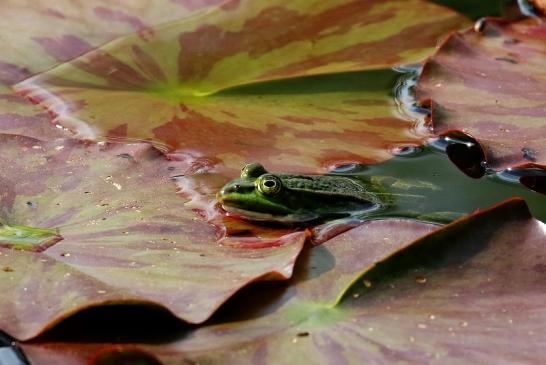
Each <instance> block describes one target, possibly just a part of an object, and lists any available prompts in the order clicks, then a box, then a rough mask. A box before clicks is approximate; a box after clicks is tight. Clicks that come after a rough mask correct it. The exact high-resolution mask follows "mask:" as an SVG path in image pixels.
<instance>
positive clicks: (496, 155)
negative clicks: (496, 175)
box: [417, 19, 546, 169]
mask: <svg viewBox="0 0 546 365" xmlns="http://www.w3.org/2000/svg"><path fill="white" fill-rule="evenodd" d="M479 28H480V31H478V32H477V31H476V30H468V31H466V32H463V33H457V34H454V35H453V36H451V37H450V38H449V39H448V40H447V41H446V42H445V43H444V44H443V45H442V46H441V47H440V49H439V51H438V52H437V53H436V54H435V55H434V56H433V57H432V58H431V59H430V60H429V61H428V62H427V63H426V64H425V66H424V69H423V72H422V75H421V79H420V81H419V83H418V88H417V97H418V98H419V99H421V100H423V101H424V100H426V99H432V121H433V124H434V130H435V132H436V133H438V134H442V133H445V132H448V131H451V130H460V131H463V132H465V133H467V134H469V135H471V136H472V137H474V138H476V139H477V140H478V141H479V142H480V143H481V144H482V145H483V146H484V150H485V155H486V158H487V161H488V163H489V165H490V167H492V168H494V169H505V168H508V167H514V166H517V165H522V164H528V163H536V164H539V165H542V166H544V165H545V164H546V152H545V151H544V144H545V143H544V142H545V138H546V123H545V120H546V104H545V100H546V72H545V68H544V63H545V61H546V58H545V57H544V52H545V50H546V42H545V40H546V36H545V34H546V26H545V25H544V24H543V23H542V22H541V21H539V20H536V19H528V20H524V21H520V22H512V23H510V22H506V21H502V20H493V19H490V20H487V21H486V22H485V23H483V24H482V26H481V27H479Z"/></svg>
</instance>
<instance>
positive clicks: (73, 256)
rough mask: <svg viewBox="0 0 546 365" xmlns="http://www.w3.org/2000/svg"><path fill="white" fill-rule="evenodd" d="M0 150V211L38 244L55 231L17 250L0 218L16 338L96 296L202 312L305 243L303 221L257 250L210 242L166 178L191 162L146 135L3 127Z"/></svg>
mask: <svg viewBox="0 0 546 365" xmlns="http://www.w3.org/2000/svg"><path fill="white" fill-rule="evenodd" d="M0 156H2V158H1V159H0V170H1V171H2V176H0V182H1V184H0V185H1V186H2V191H1V192H0V222H2V223H3V224H5V225H8V226H11V227H15V228H18V229H20V230H21V229H23V228H21V227H18V226H27V227H32V228H33V229H34V231H30V232H31V233H32V234H30V236H32V235H34V236H38V237H35V241H33V242H32V243H35V244H36V243H37V242H36V241H37V239H38V238H40V237H41V238H48V237H49V236H47V237H42V236H43V235H44V233H47V234H52V233H53V232H55V234H58V236H60V237H62V240H56V241H55V242H50V241H49V243H48V244H43V245H42V246H39V248H37V249H34V250H22V249H21V248H24V247H22V244H23V243H24V242H14V241H13V239H12V237H13V235H12V234H11V233H9V232H8V233H9V235H6V231H5V229H4V230H0V235H2V236H0V268H3V270H1V271H0V292H1V293H2V295H1V296H0V308H1V309H0V328H1V329H2V330H4V331H6V332H7V333H9V334H10V335H12V336H14V337H17V338H19V339H28V338H30V337H33V336H36V335H37V334H39V333H41V332H42V331H44V330H45V329H46V328H49V327H51V326H53V325H54V324H55V323H57V322H59V321H60V320H62V319H63V318H66V317H67V316H69V315H71V314H73V313H75V312H77V311H80V310H82V309H84V308H89V307H91V306H98V305H102V304H117V303H120V304H127V303H129V304H131V303H140V304H147V305H152V304H153V305H160V306H163V307H165V308H167V309H168V310H170V311H171V312H172V313H173V314H175V315H176V316H178V317H179V318H181V319H183V320H185V321H187V322H190V323H200V322H203V321H204V320H206V319H207V318H209V317H210V316H211V315H212V314H213V313H214V312H215V311H216V309H217V308H218V307H219V306H220V305H221V304H222V303H223V302H224V301H225V300H227V299H228V298H229V297H230V296H232V295H233V294H234V293H235V292H236V291H238V290H239V289H240V288H241V287H243V286H245V285H247V284H248V283H250V282H252V281H256V280H278V279H281V280H282V279H287V278H289V277H290V276H291V274H292V266H293V264H294V261H295V259H296V257H297V256H298V254H299V252H300V250H301V249H302V247H303V242H304V239H305V233H304V232H296V233H291V234H287V235H284V236H281V237H275V238H264V240H262V241H261V242H262V244H261V246H260V247H262V248H261V249H259V250H257V249H253V250H250V249H245V247H244V245H242V244H237V239H235V238H233V239H231V241H230V244H226V245H221V244H219V243H217V240H218V238H220V237H221V232H219V231H218V230H217V229H215V228H214V227H213V226H212V225H210V224H208V223H207V222H205V221H204V220H203V219H201V218H199V216H198V215H197V214H195V213H194V212H193V211H192V210H191V209H190V208H188V207H187V206H186V200H185V199H183V198H182V197H180V196H179V195H178V194H177V192H176V186H175V184H174V183H172V181H171V180H170V176H172V175H178V174H183V173H185V172H186V171H187V170H188V168H189V167H188V165H187V164H186V163H185V162H183V161H169V160H167V159H166V158H165V157H164V156H163V155H162V154H161V153H160V152H159V151H157V150H156V149H154V148H153V147H151V146H150V145H148V144H144V143H140V144H99V145H95V144H87V143H84V142H80V141H74V140H57V141H55V142H41V141H38V140H35V139H32V138H28V137H22V136H13V135H0ZM25 229H26V232H27V233H28V232H29V231H28V230H29V229H28V228H25ZM23 233H25V232H23ZM27 236H29V234H27ZM27 238H28V237H27ZM7 241H9V242H7ZM254 241H255V242H256V241H258V242H260V241H259V239H254ZM40 242H41V241H40ZM8 243H9V244H8ZM27 248H28V245H27ZM219 272H221V273H222V274H221V277H219V274H218V273H219Z"/></svg>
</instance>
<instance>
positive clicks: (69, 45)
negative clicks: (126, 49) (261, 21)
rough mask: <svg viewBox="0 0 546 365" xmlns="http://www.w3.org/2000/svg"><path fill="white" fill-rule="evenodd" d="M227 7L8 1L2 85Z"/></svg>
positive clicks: (183, 0)
mask: <svg viewBox="0 0 546 365" xmlns="http://www.w3.org/2000/svg"><path fill="white" fill-rule="evenodd" d="M221 2H222V0H176V1H168V0H159V1H154V2H150V1H143V0H137V1H130V2H128V3H123V4H122V3H116V2H112V1H105V0H97V1H92V2H87V1H70V0H59V1H55V2H47V1H28V0H22V1H20V0H6V1H2V23H1V24H0V34H2V38H1V39H0V45H1V47H2V54H1V55H0V83H4V84H7V85H11V84H14V83H16V82H18V81H21V80H23V79H25V78H27V77H29V76H31V75H32V74H35V73H38V72H42V71H45V70H47V69H49V68H51V67H53V66H55V65H57V64H59V63H60V62H63V61H68V60H70V59H72V58H74V57H77V56H80V55H82V54H83V53H85V52H88V51H90V50H92V49H94V48H95V47H97V46H100V45H102V44H103V43H106V42H108V41H110V40H112V39H114V38H116V37H119V36H121V35H125V34H129V33H133V32H138V36H139V37H142V38H146V37H147V36H148V35H149V33H150V32H152V30H151V29H150V28H151V27H152V26H155V25H158V24H161V23H166V22H169V21H172V20H177V19H181V18H184V17H186V16H188V15H190V14H192V13H193V12H195V11H197V10H200V9H203V8H206V7H209V6H211V5H216V4H220V3H221Z"/></svg>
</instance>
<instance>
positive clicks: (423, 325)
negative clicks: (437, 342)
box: [417, 323, 427, 330]
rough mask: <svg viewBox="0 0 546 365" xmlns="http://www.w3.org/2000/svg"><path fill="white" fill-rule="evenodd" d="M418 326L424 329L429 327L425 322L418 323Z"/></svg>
mask: <svg viewBox="0 0 546 365" xmlns="http://www.w3.org/2000/svg"><path fill="white" fill-rule="evenodd" d="M417 328H419V329H422V330H424V329H426V328H427V325H426V324H424V323H419V324H417Z"/></svg>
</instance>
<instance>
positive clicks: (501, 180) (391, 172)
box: [334, 145, 546, 222]
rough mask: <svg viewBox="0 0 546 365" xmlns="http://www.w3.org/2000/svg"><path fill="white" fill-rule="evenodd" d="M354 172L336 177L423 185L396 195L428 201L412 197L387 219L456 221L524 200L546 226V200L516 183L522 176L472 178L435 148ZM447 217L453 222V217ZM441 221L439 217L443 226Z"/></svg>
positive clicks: (511, 173)
mask: <svg viewBox="0 0 546 365" xmlns="http://www.w3.org/2000/svg"><path fill="white" fill-rule="evenodd" d="M351 168H352V171H349V170H348V169H347V167H343V168H342V169H341V170H336V171H334V173H338V174H342V175H347V176H351V177H354V178H357V179H358V178H360V179H369V178H371V177H374V176H388V177H393V178H395V179H397V180H399V181H402V182H404V181H407V182H419V184H418V185H419V186H417V185H415V184H414V185H415V186H414V187H410V188H409V189H407V190H404V189H396V188H395V189H394V190H393V191H394V192H397V193H404V192H406V193H408V194H412V195H415V196H417V195H420V196H423V197H424V199H423V198H421V197H415V198H411V197H409V198H405V199H401V200H398V201H397V202H396V205H395V206H394V207H392V208H390V209H388V210H387V211H386V212H385V215H391V216H397V215H400V216H404V212H408V211H410V212H418V213H421V214H424V215H427V214H433V213H440V212H446V213H454V215H453V216H454V217H456V216H462V215H464V214H470V213H472V212H474V211H476V210H477V209H485V208H488V207H491V206H493V205H495V204H498V203H500V202H502V201H504V200H507V199H510V198H513V197H521V198H523V199H524V200H525V201H526V202H527V204H528V206H529V208H530V211H531V213H532V214H533V215H534V216H535V217H536V218H538V219H540V220H541V221H543V222H546V196H545V195H543V194H540V193H537V192H534V191H531V190H529V189H526V188H525V187H523V186H522V185H521V184H519V183H515V182H516V181H519V180H518V178H519V176H517V174H516V173H515V172H514V171H513V170H511V171H507V172H502V173H494V174H493V173H491V174H488V175H485V176H483V177H482V178H479V179H475V178H471V177H469V176H467V175H465V174H464V173H462V172H461V171H460V170H459V169H458V168H457V167H456V166H454V165H453V164H452V163H451V161H450V160H449V158H448V157H447V156H446V154H445V153H444V152H443V151H441V150H440V149H438V148H434V147H433V146H432V145H428V146H425V147H423V148H422V149H420V150H419V149H418V150H415V151H414V153H412V154H404V155H400V156H396V157H394V158H392V159H391V160H389V161H386V162H384V163H381V164H376V165H368V166H364V165H355V166H352V167H351ZM521 173H524V172H520V174H521ZM544 176H546V174H545V175H544ZM429 187H434V188H429ZM445 217H446V218H447V220H449V215H446V216H445ZM441 218H442V217H439V219H438V221H439V222H441ZM425 220H426V219H425ZM432 221H434V219H432Z"/></svg>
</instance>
